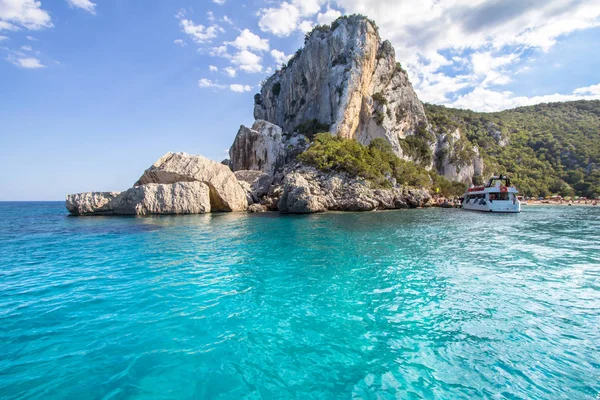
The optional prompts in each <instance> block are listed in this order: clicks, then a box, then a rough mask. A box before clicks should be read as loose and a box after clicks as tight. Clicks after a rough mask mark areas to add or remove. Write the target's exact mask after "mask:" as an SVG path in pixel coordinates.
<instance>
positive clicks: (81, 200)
mask: <svg viewBox="0 0 600 400" xmlns="http://www.w3.org/2000/svg"><path fill="white" fill-rule="evenodd" d="M66 206H67V210H69V212H70V213H71V214H73V215H151V214H204V213H207V212H210V211H211V207H210V197H209V188H208V186H207V185H205V184H204V183H201V182H176V183H172V184H156V183H151V184H147V185H142V186H136V187H133V188H131V189H129V190H126V191H124V192H88V193H78V194H71V195H68V196H67V202H66Z"/></svg>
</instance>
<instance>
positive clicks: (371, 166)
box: [298, 133, 465, 195]
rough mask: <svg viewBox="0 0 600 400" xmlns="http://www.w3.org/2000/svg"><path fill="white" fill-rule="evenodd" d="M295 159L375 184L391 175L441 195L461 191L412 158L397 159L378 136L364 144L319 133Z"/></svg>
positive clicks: (384, 183)
mask: <svg viewBox="0 0 600 400" xmlns="http://www.w3.org/2000/svg"><path fill="white" fill-rule="evenodd" d="M298 159H299V160H300V161H302V162H303V163H305V164H308V165H312V166H314V167H316V168H318V169H320V170H323V171H336V172H343V173H347V174H348V175H350V176H353V177H361V178H364V179H366V180H369V181H371V182H372V183H373V185H374V186H375V187H381V188H389V187H392V182H393V180H392V178H393V179H394V180H395V181H396V182H397V183H398V184H401V185H406V186H416V187H425V188H429V189H433V190H435V188H439V189H440V193H441V194H444V195H458V194H462V193H463V192H464V189H465V187H464V185H462V184H459V183H456V182H449V181H448V180H446V179H445V178H443V177H441V176H439V175H437V174H434V173H430V172H428V171H426V170H425V169H424V168H421V167H419V166H417V165H416V164H414V163H412V162H409V161H404V160H402V159H400V158H399V157H398V156H396V155H395V154H394V152H393V150H392V147H391V146H390V144H389V143H388V142H387V141H385V140H384V139H381V138H377V139H374V140H373V141H372V142H371V143H370V144H369V145H368V146H364V145H362V144H360V143H358V142H357V141H356V140H351V139H344V138H342V137H339V136H332V135H331V134H330V133H320V134H318V135H316V137H315V139H314V142H313V143H312V145H311V146H310V147H309V148H308V149H307V150H306V151H305V152H304V153H302V154H300V155H299V156H298Z"/></svg>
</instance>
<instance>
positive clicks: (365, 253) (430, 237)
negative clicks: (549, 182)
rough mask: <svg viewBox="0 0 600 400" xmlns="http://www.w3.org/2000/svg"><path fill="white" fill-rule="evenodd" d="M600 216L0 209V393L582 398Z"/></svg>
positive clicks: (597, 291)
mask: <svg viewBox="0 0 600 400" xmlns="http://www.w3.org/2000/svg"><path fill="white" fill-rule="evenodd" d="M599 235H600V209H598V208H591V207H589V208H584V207H561V208H558V207H533V206H528V207H524V212H523V213H521V214H520V215H490V214H478V213H472V212H467V211H461V210H445V209H428V210H407V211H388V212H374V213H330V214H321V215H310V216H284V217H282V216H279V215H277V214H261V215H251V214H211V215H198V216H178V217H148V218H114V217H113V218H111V217H83V218H73V217H68V216H67V215H66V211H65V209H64V204H63V203H0V398H2V399H21V398H23V399H24V398H27V399H29V398H40V399H42V398H43V399H47V398H53V399H55V398H72V399H109V398H110V399H124V398H132V399H138V398H140V399H141V398H143V399H160V398H164V399H172V398H182V399H240V398H248V399H259V398H263V399H288V398H297V399H338V398H339V399H350V398H365V399H387V398H401V399H417V398H425V399H433V398H436V399H474V398H491V399H596V398H597V396H598V394H599V393H600V237H599Z"/></svg>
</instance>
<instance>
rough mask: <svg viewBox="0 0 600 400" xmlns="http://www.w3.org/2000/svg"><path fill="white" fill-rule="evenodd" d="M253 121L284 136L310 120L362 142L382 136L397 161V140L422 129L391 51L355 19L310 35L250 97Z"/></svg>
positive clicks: (418, 109)
mask: <svg viewBox="0 0 600 400" xmlns="http://www.w3.org/2000/svg"><path fill="white" fill-rule="evenodd" d="M254 117H255V118H256V119H260V120H266V121H269V122H271V123H273V124H275V125H278V126H280V127H282V128H283V131H284V132H294V131H298V130H301V126H302V124H305V123H307V121H313V120H315V121H318V122H319V123H320V124H321V126H323V128H322V129H324V130H326V129H325V127H329V131H330V132H331V133H333V134H335V135H339V136H342V137H345V138H352V139H356V140H358V141H359V142H360V143H362V144H368V143H369V142H370V141H371V140H372V139H374V138H377V137H381V138H385V139H387V141H388V142H390V144H391V145H392V148H393V149H394V151H395V152H396V154H398V155H399V156H402V149H401V148H400V145H399V139H400V138H403V137H405V136H407V135H411V134H413V133H414V132H415V130H416V128H417V127H418V126H419V125H425V126H426V125H427V117H426V115H425V111H424V109H423V105H422V104H421V102H420V101H419V99H418V98H417V95H416V94H415V92H414V90H413V88H412V86H411V84H410V82H409V80H408V77H407V75H406V72H405V71H404V70H403V69H402V68H401V66H400V65H399V64H397V63H396V59H395V53H394V49H393V47H392V45H391V44H390V43H389V42H388V41H384V42H381V39H380V38H379V34H378V33H377V31H376V29H375V27H374V26H373V24H372V22H370V21H369V20H367V19H366V18H364V17H360V16H352V17H348V18H341V19H338V20H337V21H336V22H335V23H334V24H333V25H332V27H331V28H330V29H326V28H324V29H315V30H314V31H313V32H312V34H311V35H310V37H309V38H308V39H307V41H306V44H305V46H304V48H303V49H302V50H300V51H299V52H298V53H296V56H294V57H293V58H292V59H291V60H290V61H289V63H288V65H287V67H285V68H283V69H282V70H280V71H278V72H277V73H275V74H274V75H273V76H271V77H270V78H269V79H267V81H266V82H265V84H264V85H263V87H262V90H261V93H260V94H259V95H257V96H256V97H255V107H254Z"/></svg>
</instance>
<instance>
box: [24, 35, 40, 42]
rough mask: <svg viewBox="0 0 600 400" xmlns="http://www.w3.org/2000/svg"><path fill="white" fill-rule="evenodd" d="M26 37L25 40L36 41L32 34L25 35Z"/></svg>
mask: <svg viewBox="0 0 600 400" xmlns="http://www.w3.org/2000/svg"><path fill="white" fill-rule="evenodd" d="M25 37H26V38H27V40H31V41H32V42H37V41H38V40H37V39H36V38H34V37H33V36H25Z"/></svg>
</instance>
